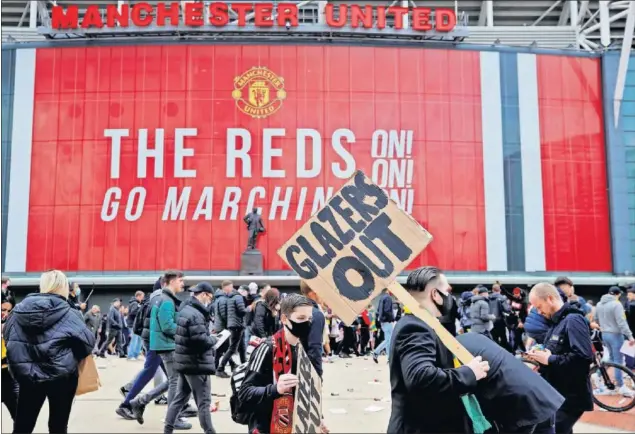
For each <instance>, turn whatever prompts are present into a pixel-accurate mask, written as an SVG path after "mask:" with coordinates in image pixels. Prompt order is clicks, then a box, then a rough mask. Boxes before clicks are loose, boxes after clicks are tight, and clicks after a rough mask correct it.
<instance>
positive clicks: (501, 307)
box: [488, 292, 511, 322]
mask: <svg viewBox="0 0 635 434" xmlns="http://www.w3.org/2000/svg"><path fill="white" fill-rule="evenodd" d="M488 301H489V313H491V314H492V315H494V316H495V317H496V319H495V320H494V322H502V321H505V316H504V315H503V314H509V313H510V312H511V309H510V307H509V302H508V301H507V297H505V296H504V295H503V294H499V293H497V292H493V293H492V294H491V295H490V296H489V300H488Z"/></svg>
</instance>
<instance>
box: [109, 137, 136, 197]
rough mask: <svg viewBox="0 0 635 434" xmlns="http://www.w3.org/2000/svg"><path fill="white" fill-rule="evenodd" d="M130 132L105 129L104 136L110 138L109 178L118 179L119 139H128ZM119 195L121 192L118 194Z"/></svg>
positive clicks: (119, 162)
mask: <svg viewBox="0 0 635 434" xmlns="http://www.w3.org/2000/svg"><path fill="white" fill-rule="evenodd" d="M129 135H130V130H121V129H106V130H104V136H105V137H110V138H111V139H112V140H111V141H110V145H111V146H110V149H111V151H110V177H111V178H112V179H119V167H120V165H121V138H122V137H128V136H129ZM119 194H121V191H120V192H119Z"/></svg>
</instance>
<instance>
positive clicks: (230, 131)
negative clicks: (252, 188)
mask: <svg viewBox="0 0 635 434" xmlns="http://www.w3.org/2000/svg"><path fill="white" fill-rule="evenodd" d="M238 137H240V138H241V139H242V147H241V148H240V149H238V148H236V142H237V140H236V139H237V138H238ZM250 150H251V134H249V131H247V130H246V129H244V128H227V177H228V178H235V177H236V160H237V159H240V160H241V162H242V168H243V171H242V174H241V178H251V157H249V151H250Z"/></svg>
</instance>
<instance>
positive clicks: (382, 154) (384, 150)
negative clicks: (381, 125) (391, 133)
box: [370, 130, 388, 158]
mask: <svg viewBox="0 0 635 434" xmlns="http://www.w3.org/2000/svg"><path fill="white" fill-rule="evenodd" d="M387 143H388V133H387V132H386V131H384V130H377V131H375V132H374V133H373V138H372V142H371V148H370V156H371V157H373V158H386V155H387V154H388V145H387Z"/></svg>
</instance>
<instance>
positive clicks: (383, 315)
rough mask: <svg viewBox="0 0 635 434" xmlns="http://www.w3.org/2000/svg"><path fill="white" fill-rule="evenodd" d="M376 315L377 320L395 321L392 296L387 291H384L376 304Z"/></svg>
mask: <svg viewBox="0 0 635 434" xmlns="http://www.w3.org/2000/svg"><path fill="white" fill-rule="evenodd" d="M377 317H378V319H379V322H386V323H388V322H393V321H395V314H394V313H393V310H392V297H391V296H390V294H388V293H384V295H382V296H381V298H380V299H379V304H378V305H377Z"/></svg>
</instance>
